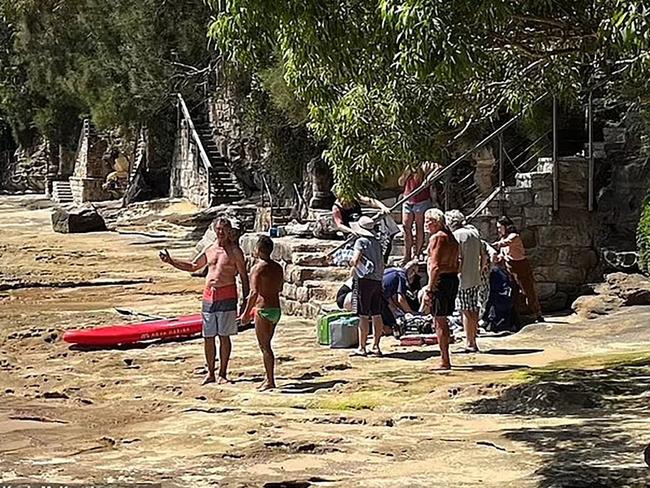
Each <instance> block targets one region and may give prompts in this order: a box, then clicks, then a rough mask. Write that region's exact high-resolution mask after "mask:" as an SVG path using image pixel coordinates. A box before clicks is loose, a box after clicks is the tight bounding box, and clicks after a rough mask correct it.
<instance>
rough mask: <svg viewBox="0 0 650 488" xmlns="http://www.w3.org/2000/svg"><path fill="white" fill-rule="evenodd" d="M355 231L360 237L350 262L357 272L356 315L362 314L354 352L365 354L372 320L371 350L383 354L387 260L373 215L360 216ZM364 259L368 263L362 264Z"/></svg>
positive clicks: (359, 354) (379, 354) (355, 353)
mask: <svg viewBox="0 0 650 488" xmlns="http://www.w3.org/2000/svg"><path fill="white" fill-rule="evenodd" d="M351 227H352V230H353V231H354V233H355V234H356V235H358V236H360V237H358V238H357V240H356V241H355V243H354V254H353V256H352V260H351V261H350V265H351V266H352V267H353V269H352V273H353V274H354V275H355V278H356V283H357V286H358V289H357V315H358V317H359V348H358V349H357V350H356V351H355V352H354V353H353V355H357V356H366V355H367V354H368V353H367V351H366V342H367V341H368V333H369V329H370V321H372V326H373V331H374V341H373V347H372V353H373V354H376V355H377V356H381V349H380V348H379V341H380V340H381V336H382V333H383V328H384V324H383V322H382V320H381V311H382V301H383V295H382V279H383V275H384V260H383V257H382V253H381V245H380V244H379V241H378V240H377V238H376V237H375V234H374V228H375V223H374V221H373V220H372V219H371V218H370V217H365V216H364V217H361V218H360V219H359V221H358V222H352V223H351ZM362 262H364V263H366V264H365V265H364V266H360V264H362Z"/></svg>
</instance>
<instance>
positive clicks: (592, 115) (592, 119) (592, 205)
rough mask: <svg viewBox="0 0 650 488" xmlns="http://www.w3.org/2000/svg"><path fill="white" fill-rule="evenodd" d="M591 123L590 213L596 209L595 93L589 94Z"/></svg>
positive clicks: (588, 113) (588, 110)
mask: <svg viewBox="0 0 650 488" xmlns="http://www.w3.org/2000/svg"><path fill="white" fill-rule="evenodd" d="M587 117H588V119H589V120H588V123H589V183H588V184H589V188H588V192H589V211H590V212H591V211H593V209H594V107H593V91H590V92H589V105H588V108H587Z"/></svg>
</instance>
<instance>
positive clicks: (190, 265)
mask: <svg viewBox="0 0 650 488" xmlns="http://www.w3.org/2000/svg"><path fill="white" fill-rule="evenodd" d="M159 256H160V260H161V261H162V262H163V263H168V264H171V265H172V266H173V267H174V268H176V269H179V270H181V271H189V272H190V273H193V272H194V271H198V270H200V269H202V268H205V267H206V266H207V264H208V260H207V258H206V257H205V254H203V255H201V256H200V257H199V258H198V259H197V260H196V261H187V260H185V259H174V258H172V257H171V256H170V254H169V252H167V250H164V251H161V253H160V254H159Z"/></svg>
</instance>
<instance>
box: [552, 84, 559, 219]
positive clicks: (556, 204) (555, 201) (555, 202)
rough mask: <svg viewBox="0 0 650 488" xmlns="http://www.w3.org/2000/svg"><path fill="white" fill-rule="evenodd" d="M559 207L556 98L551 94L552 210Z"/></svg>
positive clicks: (556, 209)
mask: <svg viewBox="0 0 650 488" xmlns="http://www.w3.org/2000/svg"><path fill="white" fill-rule="evenodd" d="M559 208H560V171H559V167H558V163H557V98H556V97H555V96H553V211H554V212H557V211H558V210H559Z"/></svg>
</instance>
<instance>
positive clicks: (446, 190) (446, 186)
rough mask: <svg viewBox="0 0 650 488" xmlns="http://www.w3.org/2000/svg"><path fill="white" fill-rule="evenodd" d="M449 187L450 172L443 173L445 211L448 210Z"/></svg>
mask: <svg viewBox="0 0 650 488" xmlns="http://www.w3.org/2000/svg"><path fill="white" fill-rule="evenodd" d="M450 189H451V173H447V174H446V175H445V212H447V211H448V210H449V190H450Z"/></svg>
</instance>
